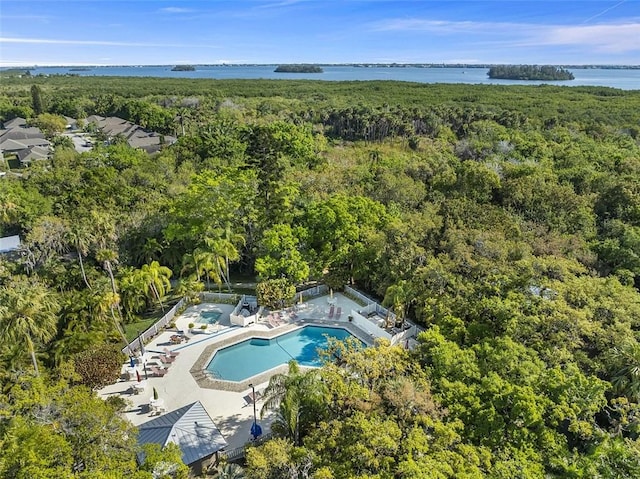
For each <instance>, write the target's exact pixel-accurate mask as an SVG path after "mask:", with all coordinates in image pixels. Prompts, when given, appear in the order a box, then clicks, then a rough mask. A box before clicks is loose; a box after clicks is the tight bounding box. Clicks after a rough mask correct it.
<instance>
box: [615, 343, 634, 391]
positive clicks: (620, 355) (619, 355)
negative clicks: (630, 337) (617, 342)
mask: <svg viewBox="0 0 640 479" xmlns="http://www.w3.org/2000/svg"><path fill="white" fill-rule="evenodd" d="M611 359H612V360H613V363H614V365H615V370H614V372H613V374H612V376H611V384H612V385H613V388H614V390H615V391H616V392H617V393H618V394H623V395H625V396H627V397H628V398H629V399H631V400H634V401H636V402H640V343H638V342H633V343H632V342H628V343H626V344H623V345H622V346H621V347H616V348H613V351H612V352H611Z"/></svg>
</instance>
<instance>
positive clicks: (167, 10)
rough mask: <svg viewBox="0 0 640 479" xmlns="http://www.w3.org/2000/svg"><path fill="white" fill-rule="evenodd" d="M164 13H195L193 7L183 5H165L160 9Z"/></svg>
mask: <svg viewBox="0 0 640 479" xmlns="http://www.w3.org/2000/svg"><path fill="white" fill-rule="evenodd" d="M159 11H160V12H162V13H193V11H194V10H193V9H191V8H182V7H165V8H161V9H160V10H159Z"/></svg>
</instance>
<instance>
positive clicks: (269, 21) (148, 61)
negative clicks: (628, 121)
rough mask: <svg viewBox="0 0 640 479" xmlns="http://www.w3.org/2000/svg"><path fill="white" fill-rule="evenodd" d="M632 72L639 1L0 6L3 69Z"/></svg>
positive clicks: (61, 1)
mask: <svg viewBox="0 0 640 479" xmlns="http://www.w3.org/2000/svg"><path fill="white" fill-rule="evenodd" d="M221 63H233V64H238V63H239V64H243V63H250V64H254V63H259V64H277V63H321V64H331V63H466V64H473V63H491V64H496V63H510V64H557V65H580V64H599V65H621V64H625V65H640V0H622V1H620V0H612V1H601V0H580V1H573V0H553V1H549V0H535V1H527V0H511V1H506V0H487V1H485V0H475V1H455V0H449V1H431V0H413V1H400V0H397V1H383V0H322V1H317V0H233V1H216V0H173V1H157V0H110V1H103V0H76V1H73V0H40V1H33V0H0V66H27V65H28V66H32V65H39V66H46V65H174V64H221Z"/></svg>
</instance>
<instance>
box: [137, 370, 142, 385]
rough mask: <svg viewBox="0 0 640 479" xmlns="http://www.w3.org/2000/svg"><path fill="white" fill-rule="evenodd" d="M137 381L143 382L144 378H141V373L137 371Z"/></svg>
mask: <svg viewBox="0 0 640 479" xmlns="http://www.w3.org/2000/svg"><path fill="white" fill-rule="evenodd" d="M136 379H137V380H138V382H140V381H142V378H141V377H140V372H139V371H138V370H137V369H136Z"/></svg>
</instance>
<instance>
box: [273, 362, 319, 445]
mask: <svg viewBox="0 0 640 479" xmlns="http://www.w3.org/2000/svg"><path fill="white" fill-rule="evenodd" d="M325 395H326V387H325V384H324V383H323V382H322V380H321V378H320V374H319V371H318V370H317V369H310V370H308V371H301V370H300V367H299V366H298V363H297V362H296V361H290V362H289V371H288V373H287V374H276V375H274V376H271V379H270V380H269V385H268V386H267V388H266V389H265V391H264V404H263V405H262V409H261V410H260V417H261V418H262V417H264V414H265V413H266V412H267V411H276V419H275V420H274V423H273V424H272V426H271V429H272V430H273V431H274V433H276V434H278V435H281V436H283V437H287V438H289V439H291V440H292V441H293V442H294V444H300V440H301V437H302V436H303V435H304V433H305V432H306V431H307V430H308V428H309V427H310V425H311V424H313V423H314V422H317V421H319V420H320V419H321V418H322V412H323V411H324V406H323V404H324V402H323V401H324V397H325Z"/></svg>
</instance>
